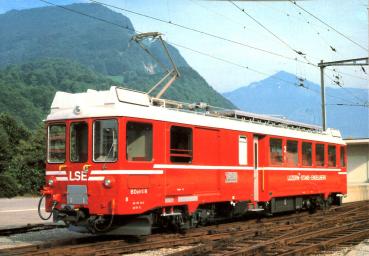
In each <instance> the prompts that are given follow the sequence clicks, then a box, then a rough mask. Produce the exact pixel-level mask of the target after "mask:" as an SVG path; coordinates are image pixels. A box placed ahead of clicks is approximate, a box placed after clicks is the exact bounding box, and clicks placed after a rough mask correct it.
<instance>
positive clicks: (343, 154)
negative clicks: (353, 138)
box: [340, 146, 346, 167]
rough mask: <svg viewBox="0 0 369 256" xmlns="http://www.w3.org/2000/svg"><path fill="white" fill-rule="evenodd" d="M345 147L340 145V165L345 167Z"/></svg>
mask: <svg viewBox="0 0 369 256" xmlns="http://www.w3.org/2000/svg"><path fill="white" fill-rule="evenodd" d="M345 149H346V148H345V147H343V146H341V158H340V159H341V161H340V162H341V167H345V166H346V161H345V152H346V150H345Z"/></svg>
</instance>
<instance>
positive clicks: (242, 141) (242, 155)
mask: <svg viewBox="0 0 369 256" xmlns="http://www.w3.org/2000/svg"><path fill="white" fill-rule="evenodd" d="M238 163H239V164H240V165H246V164H247V137H246V136H240V137H239V138H238Z"/></svg>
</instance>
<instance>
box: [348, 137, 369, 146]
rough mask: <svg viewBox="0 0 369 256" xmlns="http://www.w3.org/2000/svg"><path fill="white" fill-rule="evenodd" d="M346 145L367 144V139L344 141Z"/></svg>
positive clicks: (368, 140)
mask: <svg viewBox="0 0 369 256" xmlns="http://www.w3.org/2000/svg"><path fill="white" fill-rule="evenodd" d="M344 141H345V142H346V143H347V145H353V144H369V138H361V139H344Z"/></svg>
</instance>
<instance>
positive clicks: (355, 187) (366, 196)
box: [343, 183, 369, 203]
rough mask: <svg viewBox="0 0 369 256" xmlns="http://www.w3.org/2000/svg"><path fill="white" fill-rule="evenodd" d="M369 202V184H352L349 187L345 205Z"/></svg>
mask: <svg viewBox="0 0 369 256" xmlns="http://www.w3.org/2000/svg"><path fill="white" fill-rule="evenodd" d="M363 200H369V183H351V184H348V185H347V197H346V198H344V199H343V202H344V203H349V202H355V201H363Z"/></svg>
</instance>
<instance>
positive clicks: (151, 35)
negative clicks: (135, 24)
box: [132, 32, 180, 99]
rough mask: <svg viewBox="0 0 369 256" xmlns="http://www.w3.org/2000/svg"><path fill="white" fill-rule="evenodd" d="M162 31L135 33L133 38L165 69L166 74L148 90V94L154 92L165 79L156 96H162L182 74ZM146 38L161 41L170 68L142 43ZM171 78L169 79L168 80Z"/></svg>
mask: <svg viewBox="0 0 369 256" xmlns="http://www.w3.org/2000/svg"><path fill="white" fill-rule="evenodd" d="M161 35H162V34H161V33H159V32H147V33H141V34H137V35H134V36H133V37H132V40H133V41H135V42H136V43H137V44H138V45H139V46H140V47H141V48H142V49H143V50H144V51H145V52H146V53H147V54H148V55H149V56H150V57H151V58H153V59H154V60H155V61H156V62H157V63H158V64H159V65H160V66H161V67H162V68H163V70H164V71H165V74H164V76H163V77H162V78H161V79H160V80H159V81H158V82H157V83H156V84H155V85H154V86H153V87H152V88H151V89H150V90H149V91H148V92H147V94H148V95H150V93H152V92H153V91H154V90H155V89H157V88H159V86H160V85H162V84H163V83H164V82H165V81H167V82H166V84H165V85H164V86H163V87H162V89H161V90H160V91H159V92H158V94H156V96H155V98H158V99H159V98H160V97H161V96H162V95H163V94H164V93H165V92H166V91H167V90H168V88H169V87H170V86H171V85H172V84H173V82H174V81H175V80H176V79H177V78H178V77H179V76H180V73H179V71H178V69H177V66H176V64H175V63H174V61H173V58H172V57H171V56H170V53H169V50H168V48H167V46H166V44H165V42H164V40H163V38H162V37H161ZM145 39H152V40H159V42H160V43H161V45H162V47H163V49H164V53H165V55H166V56H167V58H168V60H169V63H170V65H171V67H170V68H168V67H167V66H166V65H165V64H164V63H162V62H161V61H160V60H159V59H158V58H157V57H156V56H155V55H154V54H153V53H152V52H151V51H150V49H148V48H147V47H145V45H144V44H143V43H142V41H143V40H145ZM168 79H169V80H168Z"/></svg>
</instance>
